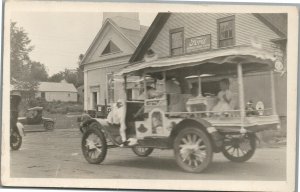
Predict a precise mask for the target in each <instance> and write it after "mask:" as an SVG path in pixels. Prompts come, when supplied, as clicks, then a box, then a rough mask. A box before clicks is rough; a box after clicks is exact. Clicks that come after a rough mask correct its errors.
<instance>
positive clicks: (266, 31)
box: [236, 14, 279, 51]
mask: <svg viewBox="0 0 300 192" xmlns="http://www.w3.org/2000/svg"><path fill="white" fill-rule="evenodd" d="M236 35H237V38H236V43H237V45H251V41H253V40H254V39H256V40H257V41H258V42H261V43H262V46H263V48H264V49H267V50H269V51H273V46H272V45H273V43H272V42H271V41H270V40H271V39H276V38H279V36H278V35H277V34H276V33H275V32H274V31H272V30H271V29H270V28H269V27H267V26H266V25H265V24H264V23H262V22H261V21H260V20H259V19H257V18H256V17H255V16H254V15H252V14H237V15H236Z"/></svg>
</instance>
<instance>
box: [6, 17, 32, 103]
mask: <svg viewBox="0 0 300 192" xmlns="http://www.w3.org/2000/svg"><path fill="white" fill-rule="evenodd" d="M30 42H31V40H30V39H29V37H28V34H27V33H26V32H25V31H24V29H23V28H22V27H18V26H17V23H16V22H11V24H10V66H11V78H10V80H11V84H12V85H13V86H14V87H15V88H16V89H17V90H20V91H22V92H23V97H24V99H25V100H29V99H31V98H33V97H34V95H35V91H36V90H37V87H38V82H37V80H35V79H34V78H33V77H32V76H31V61H30V58H29V53H30V52H31V51H32V50H33V46H31V45H30Z"/></svg>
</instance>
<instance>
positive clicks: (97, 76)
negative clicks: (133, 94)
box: [85, 58, 128, 108]
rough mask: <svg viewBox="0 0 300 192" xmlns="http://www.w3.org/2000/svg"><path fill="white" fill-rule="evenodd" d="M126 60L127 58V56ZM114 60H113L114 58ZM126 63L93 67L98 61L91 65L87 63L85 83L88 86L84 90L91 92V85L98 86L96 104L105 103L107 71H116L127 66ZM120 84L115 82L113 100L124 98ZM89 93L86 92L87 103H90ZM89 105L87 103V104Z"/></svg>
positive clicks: (97, 64)
mask: <svg viewBox="0 0 300 192" xmlns="http://www.w3.org/2000/svg"><path fill="white" fill-rule="evenodd" d="M127 61H128V58H127ZM114 62H115V60H114ZM102 63H103V62H101V63H100V64H102ZM127 65H128V63H127V62H123V64H120V65H116V66H110V67H108V66H106V67H104V68H98V69H97V68H93V67H96V66H99V63H95V64H94V65H93V66H90V65H87V66H89V68H87V69H86V70H87V72H86V75H87V78H86V79H87V85H88V87H87V88H85V90H86V91H88V93H90V92H91V90H90V88H91V87H95V86H98V87H99V88H100V92H99V94H100V96H99V102H98V104H101V105H104V104H105V98H107V84H106V82H107V79H106V78H107V74H109V73H114V72H116V71H119V70H120V69H121V68H123V67H125V66H127ZM122 89H123V88H122V85H121V84H120V83H116V84H115V89H114V96H115V98H114V100H117V99H119V98H124V95H122V93H123V91H122ZM90 99H91V98H90V94H88V96H87V101H88V103H90ZM88 105H89V104H88ZM91 107H92V106H90V107H89V108H91Z"/></svg>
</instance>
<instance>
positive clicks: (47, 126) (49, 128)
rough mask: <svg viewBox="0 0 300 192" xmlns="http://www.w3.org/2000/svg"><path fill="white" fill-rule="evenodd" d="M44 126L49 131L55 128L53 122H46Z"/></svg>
mask: <svg viewBox="0 0 300 192" xmlns="http://www.w3.org/2000/svg"><path fill="white" fill-rule="evenodd" d="M44 127H45V129H46V130H47V131H52V130H53V129H54V123H53V122H46V123H45V124H44Z"/></svg>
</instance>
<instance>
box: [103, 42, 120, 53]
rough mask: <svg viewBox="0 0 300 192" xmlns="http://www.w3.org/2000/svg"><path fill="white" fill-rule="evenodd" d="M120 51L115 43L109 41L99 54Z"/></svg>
mask: <svg viewBox="0 0 300 192" xmlns="http://www.w3.org/2000/svg"><path fill="white" fill-rule="evenodd" d="M120 51H121V50H120V48H119V47H118V46H117V45H116V44H114V43H113V42H112V41H109V42H108V44H107V45H106V47H105V49H104V50H103V52H102V54H101V55H106V54H110V53H116V52H120Z"/></svg>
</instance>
